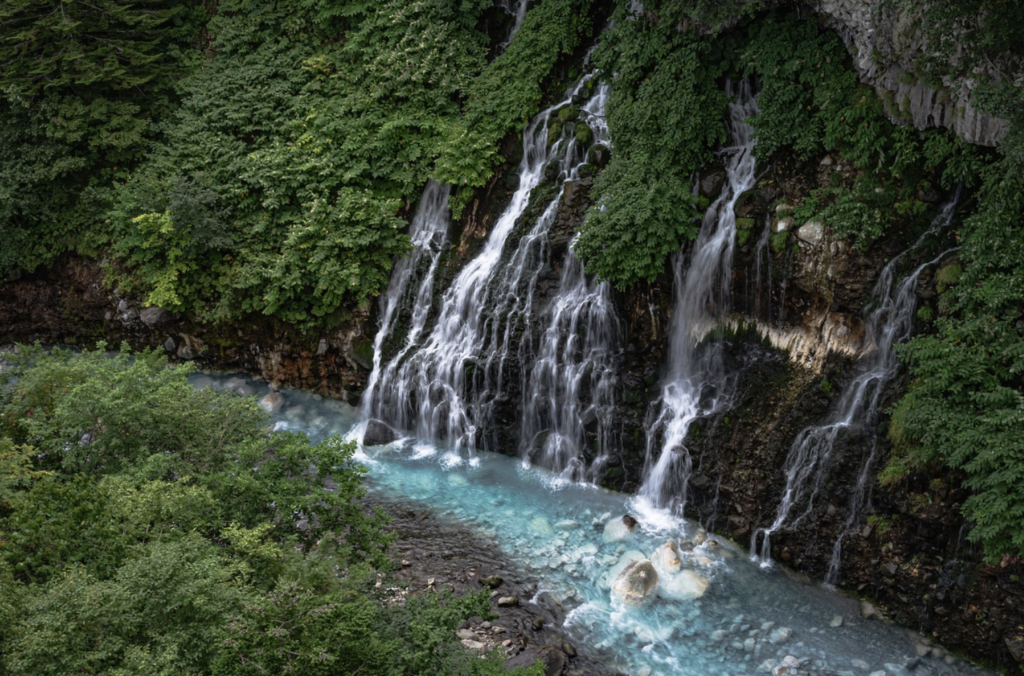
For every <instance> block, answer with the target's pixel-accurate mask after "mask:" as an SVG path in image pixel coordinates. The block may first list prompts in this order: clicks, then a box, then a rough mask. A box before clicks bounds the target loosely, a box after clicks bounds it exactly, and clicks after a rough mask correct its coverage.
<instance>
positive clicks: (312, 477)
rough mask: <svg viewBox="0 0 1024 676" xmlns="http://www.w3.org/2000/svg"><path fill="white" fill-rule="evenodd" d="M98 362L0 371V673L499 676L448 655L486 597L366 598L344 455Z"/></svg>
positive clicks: (370, 555) (91, 358) (369, 585)
mask: <svg viewBox="0 0 1024 676" xmlns="http://www.w3.org/2000/svg"><path fill="white" fill-rule="evenodd" d="M102 350H103V346H101V347H100V348H99V349H97V350H96V351H91V352H85V353H82V354H74V353H71V352H67V351H60V350H55V351H53V352H52V353H49V354H47V353H45V352H44V351H43V350H41V349H39V348H24V347H23V348H21V354H20V355H19V356H17V357H16V359H15V366H14V368H13V370H11V371H8V372H6V373H3V374H0V673H2V674H12V675H14V674H25V675H28V674H31V675H32V676H40V675H46V674H54V675H56V674H66V673H95V674H110V675H113V674H124V673H149V674H181V673H193V674H211V675H212V674H217V675H224V676H228V675H230V676H248V675H250V674H252V675H256V674H265V673H275V674H282V673H291V672H294V673H301V674H305V675H319V674H322V675H324V676H331V675H334V674H349V673H354V672H356V671H358V672H359V673H360V674H396V675H397V674H427V673H429V674H437V673H445V674H496V673H505V672H504V669H503V667H502V663H501V659H500V658H498V657H493V658H489V659H479V658H478V657H476V656H475V655H470V654H469V653H466V652H465V651H463V650H462V649H461V646H458V644H457V643H455V644H453V641H454V630H455V627H456V625H457V624H458V623H459V622H461V621H462V620H464V619H466V618H468V617H470V616H472V615H487V614H488V613H489V604H488V600H487V598H486V596H483V595H478V596H468V597H463V598H452V597H449V596H434V595H423V596H419V597H415V596H414V597H409V598H408V599H406V598H404V597H402V596H401V595H399V594H396V593H394V592H390V591H383V590H385V589H387V585H381V586H380V587H378V586H376V582H377V581H378V580H379V579H380V577H379V576H381V575H386V573H387V570H388V568H389V559H388V557H387V546H388V543H389V542H390V539H391V536H389V535H388V534H387V533H386V532H385V530H384V526H385V524H386V519H385V518H384V517H383V515H382V514H379V513H367V511H366V510H364V509H363V507H362V506H361V504H360V498H361V497H362V495H363V493H364V488H363V486H362V481H361V474H362V472H363V469H362V468H361V467H360V466H359V465H358V464H356V462H355V461H354V460H353V457H352V453H353V450H354V448H353V446H352V444H345V443H343V442H342V441H341V440H339V439H337V438H331V439H328V440H326V441H324V442H322V443H320V444H316V445H312V444H310V443H309V441H308V440H307V439H306V438H305V437H304V436H302V435H298V434H291V433H285V432H271V431H268V428H267V423H268V418H267V416H266V414H265V413H264V412H263V411H262V410H261V409H260V408H259V407H258V406H257V405H256V403H255V401H253V400H252V399H246V398H241V397H237V396H235V395H233V394H228V393H224V392H218V391H213V390H195V389H193V388H192V387H191V386H190V385H189V384H188V383H187V380H186V379H187V377H188V374H189V373H190V368H189V367H188V366H179V367H176V368H170V367H168V366H167V364H166V360H165V359H164V358H163V357H160V356H157V355H154V354H151V353H141V354H137V355H133V356H132V355H128V354H127V353H122V354H119V355H115V356H109V355H106V354H104V352H103V351H102ZM519 673H524V674H525V673H534V672H533V671H520V672H519ZM537 673H539V672H537Z"/></svg>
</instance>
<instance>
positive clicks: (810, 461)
mask: <svg viewBox="0 0 1024 676" xmlns="http://www.w3.org/2000/svg"><path fill="white" fill-rule="evenodd" d="M958 199H959V189H958V190H957V194H956V195H955V196H954V197H953V199H952V200H950V201H949V202H948V203H947V204H945V205H944V206H943V208H942V210H941V212H940V213H939V214H938V216H936V217H935V219H934V220H933V221H932V227H931V228H930V229H929V230H928V232H926V233H925V234H924V235H922V236H921V237H920V238H919V239H918V241H917V242H916V243H915V244H914V245H913V246H912V247H910V248H909V249H907V250H906V251H904V252H903V253H901V254H899V255H898V256H896V257H895V258H894V259H892V260H891V261H889V263H888V264H886V266H885V268H883V269H882V273H881V275H880V277H879V279H878V282H877V283H876V285H875V288H874V291H873V292H872V305H873V306H874V308H875V309H874V310H873V311H872V312H871V313H870V314H869V315H868V318H867V331H866V334H865V341H867V342H866V345H867V348H866V350H865V354H864V356H863V357H862V358H861V359H860V361H859V362H858V365H857V370H856V375H855V376H854V378H853V380H852V381H851V382H850V383H849V384H848V385H847V386H846V387H845V388H844V390H843V392H842V394H841V395H840V398H839V402H838V404H837V405H836V407H835V408H834V409H833V411H832V414H831V415H830V416H829V419H828V421H827V422H826V423H825V424H823V425H816V426H811V427H808V428H806V429H804V430H803V431H802V432H801V433H800V434H799V435H797V437H796V439H795V440H794V441H793V445H792V446H791V447H790V450H789V454H788V456H787V458H786V464H785V466H784V468H783V472H784V474H785V476H786V487H785V489H784V490H783V493H782V499H781V501H780V502H779V506H778V508H777V510H776V513H775V519H774V521H773V522H772V524H771V526H769V527H768V528H765V529H760V530H757V531H755V532H754V535H753V537H752V539H751V545H750V552H751V556H752V557H758V547H757V540H758V536H759V535H760V536H761V537H762V540H761V546H760V555H759V560H760V561H761V564H762V565H763V566H770V565H771V536H772V534H773V533H776V532H778V531H779V530H781V529H782V528H787V527H788V528H792V527H793V526H796V525H797V524H799V523H800V522H801V521H802V520H803V519H804V518H805V517H807V515H809V514H810V513H811V511H812V510H813V509H814V501H815V499H816V498H817V496H818V494H819V492H820V491H821V488H822V486H823V485H824V482H825V476H826V474H827V470H828V467H829V461H830V459H831V457H832V452H833V450H834V448H835V444H836V440H837V438H838V437H839V435H840V434H841V433H842V432H844V431H846V430H850V429H852V428H861V429H867V430H873V429H874V427H875V426H876V425H877V422H878V418H879V414H880V413H881V407H882V395H883V393H884V390H885V386H886V385H887V384H888V383H889V381H890V380H892V378H893V376H895V375H896V373H897V371H898V370H899V358H898V356H897V354H896V350H895V349H894V348H895V346H896V345H897V344H899V343H902V342H904V341H906V340H907V339H908V338H910V334H911V332H912V331H913V328H914V311H915V309H916V307H917V296H916V294H915V288H916V287H917V280H918V277H919V276H920V275H921V272H922V271H924V269H925V268H927V267H928V266H930V265H933V264H935V263H936V262H938V261H939V260H941V259H942V257H943V256H945V255H946V254H948V253H949V251H946V252H944V253H942V254H941V255H939V256H938V257H937V258H935V259H934V260H931V261H928V262H927V263H923V264H922V265H920V266H918V267H917V268H916V269H914V271H913V272H911V273H910V274H909V275H907V276H906V277H905V278H904V279H903V281H902V282H900V283H899V284H895V274H896V267H897V265H898V263H899V262H900V261H901V260H902V259H903V258H904V257H905V256H906V255H907V254H909V253H910V252H912V251H914V250H916V249H917V248H918V247H920V246H921V244H922V243H923V242H924V240H925V238H926V237H927V236H928V235H930V234H933V233H935V232H937V231H939V230H941V229H942V228H945V227H947V226H948V225H949V224H950V223H951V222H952V220H953V216H954V215H955V213H956V206H957V202H958ZM874 443H875V441H874V437H873V436H872V444H874ZM875 452H876V449H875V448H874V447H872V450H871V452H870V453H869V454H868V458H867V461H866V462H865V465H864V467H863V468H862V470H861V472H860V474H859V476H858V481H857V486H856V489H855V493H854V494H853V496H852V497H851V501H850V506H849V513H848V516H847V523H846V526H845V528H844V530H843V533H841V534H840V536H839V538H838V540H837V541H836V544H835V546H834V547H833V555H832V562H831V564H830V566H829V572H828V575H827V577H826V583H827V584H835V583H836V582H837V580H838V575H839V559H840V555H841V554H840V552H841V543H842V537H843V535H844V534H845V532H846V531H848V530H849V529H850V528H851V527H852V526H853V525H854V523H855V522H856V519H857V518H858V516H859V513H860V510H861V509H862V508H863V506H864V504H865V503H866V500H867V490H868V488H869V486H870V483H871V482H870V481H869V479H870V468H871V465H872V464H873V462H874V460H875ZM802 503H806V504H804V507H803V511H802V512H801V513H800V514H799V515H798V516H796V517H795V518H792V519H791V518H790V516H791V514H792V512H793V509H794V508H795V507H796V506H797V505H799V504H802Z"/></svg>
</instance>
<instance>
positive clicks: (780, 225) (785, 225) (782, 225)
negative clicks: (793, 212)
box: [775, 217, 793, 232]
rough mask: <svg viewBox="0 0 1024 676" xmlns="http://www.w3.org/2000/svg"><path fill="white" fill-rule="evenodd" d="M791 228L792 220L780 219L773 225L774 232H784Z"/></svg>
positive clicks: (787, 218)
mask: <svg viewBox="0 0 1024 676" xmlns="http://www.w3.org/2000/svg"><path fill="white" fill-rule="evenodd" d="M792 227H793V219H792V218H789V217H786V218H780V219H779V220H778V222H777V223H776V224H775V232H786V231H787V230H789V229H790V228H792Z"/></svg>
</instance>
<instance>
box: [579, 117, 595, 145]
mask: <svg viewBox="0 0 1024 676" xmlns="http://www.w3.org/2000/svg"><path fill="white" fill-rule="evenodd" d="M574 131H575V132H576V142H577V143H579V144H581V145H585V146H586V145H590V142H591V141H592V140H594V132H593V131H592V130H591V129H590V127H588V126H587V125H585V124H584V123H582V122H577V123H576V128H575V130H574Z"/></svg>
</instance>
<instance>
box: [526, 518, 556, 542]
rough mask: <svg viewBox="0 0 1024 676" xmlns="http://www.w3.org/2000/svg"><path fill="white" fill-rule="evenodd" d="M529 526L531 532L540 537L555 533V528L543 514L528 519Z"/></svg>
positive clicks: (550, 535)
mask: <svg viewBox="0 0 1024 676" xmlns="http://www.w3.org/2000/svg"><path fill="white" fill-rule="evenodd" d="M530 528H531V529H533V532H534V533H536V534H537V535H540V536H542V537H548V538H549V537H552V536H554V534H555V529H554V528H552V527H551V522H550V521H548V520H547V519H545V518H544V517H543V516H538V517H537V518H535V519H533V520H531V521H530Z"/></svg>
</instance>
